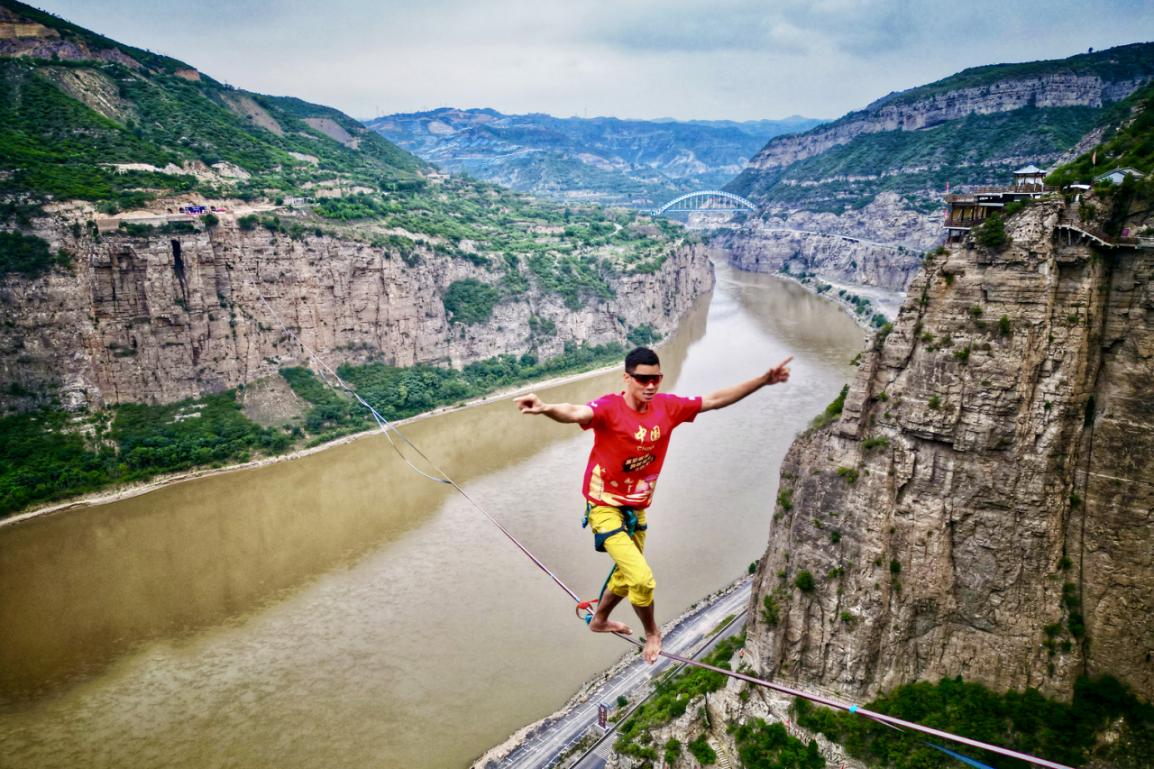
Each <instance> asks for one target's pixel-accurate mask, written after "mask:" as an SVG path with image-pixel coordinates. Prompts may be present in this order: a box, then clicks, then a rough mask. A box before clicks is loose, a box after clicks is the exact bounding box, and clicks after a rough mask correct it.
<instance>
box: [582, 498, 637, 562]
mask: <svg viewBox="0 0 1154 769" xmlns="http://www.w3.org/2000/svg"><path fill="white" fill-rule="evenodd" d="M602 507H607V505H602ZM592 509H593V503H592V502H586V503H585V520H583V521H582V522H581V528H583V529H584V528H585V527H586V526H588V525H589V511H590V510H592ZM616 509H617V510H619V511H621V525H620V526H618V527H617V528H616V529H613V530H612V531H604V532H599V531H595V532H593V549H594V550H596V551H597V552H598V553H604V552H605V540H607V539H609V538H610V537H612V536H613V535H614V534H620V533H621V532H625V533H626V534H628V535H629V536H630V538H632V537H633V535H634V534H636V533H637V532H639V531H645V530H646V529H648V528H649V526H648V525H647V524H644V523H638V522H637V510H636V508H632V507H618V508H616ZM610 573H612V572H610Z"/></svg>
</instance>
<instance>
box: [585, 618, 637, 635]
mask: <svg viewBox="0 0 1154 769" xmlns="http://www.w3.org/2000/svg"><path fill="white" fill-rule="evenodd" d="M589 629H590V630H592V631H593V632H594V633H624V634H625V635H633V631H632V630H631V629H630V628H629V626H628V625H626V624H625V623H624V622H616V621H614V620H611V619H601V620H599V619H597V617H593V620H592V621H591V622H590V623H589Z"/></svg>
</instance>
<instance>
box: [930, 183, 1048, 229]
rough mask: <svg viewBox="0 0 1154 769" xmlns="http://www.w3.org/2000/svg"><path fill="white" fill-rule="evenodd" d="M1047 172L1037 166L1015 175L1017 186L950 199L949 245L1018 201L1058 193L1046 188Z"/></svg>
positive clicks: (990, 188)
mask: <svg viewBox="0 0 1154 769" xmlns="http://www.w3.org/2000/svg"><path fill="white" fill-rule="evenodd" d="M1045 178H1046V172H1045V171H1043V170H1042V169H1040V168H1038V167H1037V166H1034V165H1028V166H1024V167H1023V168H1019V169H1018V170H1017V171H1014V183H1013V184H1011V185H1009V186H1004V187H977V188H975V189H974V190H972V191H970V192H961V193H958V194H955V195H946V221H945V225H944V226H945V228H946V241H947V242H953V241H958V240H961V239H962V238H964V237H965V236H966V233H968V232H969V231H970V230H971V229H973V228H974V227H977V226H978V225H979V224H981V223H982V222H983V221H985V219H986V217H987V216H989V215H990V213H991V212H993V211H997V210H999V209H1002V208H1005V207H1006V206H1007V205H1008V204H1010V203H1013V202H1014V201H1016V200H1028V199H1033V198H1038V197H1041V196H1042V195H1044V194H1046V193H1048V192H1055V191H1056V189H1055V188H1053V187H1047V186H1046V185H1045Z"/></svg>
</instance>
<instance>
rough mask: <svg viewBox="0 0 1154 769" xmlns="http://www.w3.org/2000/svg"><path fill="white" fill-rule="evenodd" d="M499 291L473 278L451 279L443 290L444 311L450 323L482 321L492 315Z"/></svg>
mask: <svg viewBox="0 0 1154 769" xmlns="http://www.w3.org/2000/svg"><path fill="white" fill-rule="evenodd" d="M500 299H501V292H499V291H498V290H497V289H495V288H493V287H492V286H490V285H489V284H487V283H482V282H481V281H479V280H476V279H475V278H465V279H464V280H456V281H453V283H451V284H450V285H449V288H448V290H447V291H445V297H444V299H443V301H444V304H445V312H447V313H448V314H449V320H450V322H452V323H464V324H465V325H473V324H474V323H484V322H485V321H487V320H488V319H489V318H490V317H492V315H493V308H494V307H496V306H497V302H499V301H500Z"/></svg>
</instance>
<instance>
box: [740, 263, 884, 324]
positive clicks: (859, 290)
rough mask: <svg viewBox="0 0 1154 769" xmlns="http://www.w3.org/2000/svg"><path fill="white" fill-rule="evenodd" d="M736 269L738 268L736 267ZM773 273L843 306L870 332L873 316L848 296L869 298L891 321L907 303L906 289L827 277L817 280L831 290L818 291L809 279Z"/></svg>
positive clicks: (785, 273)
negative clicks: (861, 312) (862, 312)
mask: <svg viewBox="0 0 1154 769" xmlns="http://www.w3.org/2000/svg"><path fill="white" fill-rule="evenodd" d="M734 269H737V268H736V267H735V268H734ZM773 275H774V277H778V278H781V279H783V280H789V281H792V282H793V283H796V284H797V285H799V286H801V287H802V288H804V289H806V290H807V291H809V292H810V293H812V294H813V295H814V296H818V297H821V298H822V299H826V300H828V301H830V302H833V303H834V304H836V305H838V306H840V307H842V308H843V309H845V311H846V313H847V314H848V315H849V316H850V317H851V318H853V319H854V322H855V323H857V324H858V325H859V326H861V327H862V328H864V329H865V330H866V331H868V332H870V333H873V332H874V331H877V327H876V326H874V325H873V321H872V317H873V316H872V315H869V316H863V315H859V314H858V312H857V305H855V304H854V303H853V301H852V300H851V299H849V298H847V297H850V296H855V295H856V296H859V297H863V298H865V299H868V300H869V302H870V305H871V306H872V307H874V308H876V310H877V311H878V312H880V313H881V314H882V315H884V316H885V317H886V320H888V321H890V322H893V319H894V318H896V317H897V316H898V311H899V310H901V308H902V305H903V304H905V301H906V294H905V292H904V291H886V290H885V289H882V288H877V287H874V286H860V285H858V284H856V283H838V282H836V281H831V280H828V279H826V278H818V279H817V280H820V281H821V282H822V283H824V284H827V285H829V286H831V287H832V288H831V290H829V291H817V290H815V289H814V285H813V283H809V282H807V280H808V279H806V280H803V279H801V278H798V277H797V276H796V275H791V274H790V273H788V272H776V273H773ZM839 289H840V290H843V291H844V292H845V295H844V296H843V295H839V294H838V293H837V291H838V290H839Z"/></svg>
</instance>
